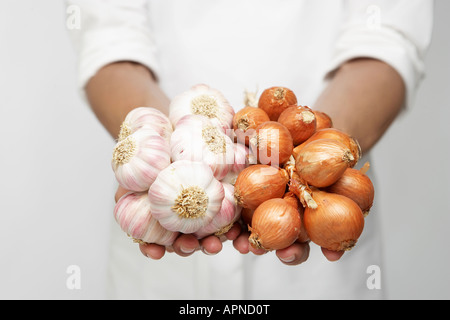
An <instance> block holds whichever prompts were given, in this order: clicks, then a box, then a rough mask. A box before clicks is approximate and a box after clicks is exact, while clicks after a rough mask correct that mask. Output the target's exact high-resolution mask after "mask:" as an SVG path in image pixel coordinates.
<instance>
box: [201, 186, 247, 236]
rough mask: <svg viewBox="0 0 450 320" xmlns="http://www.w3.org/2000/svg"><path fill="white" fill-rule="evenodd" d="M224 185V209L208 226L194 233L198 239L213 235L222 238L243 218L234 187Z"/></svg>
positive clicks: (221, 209) (222, 208)
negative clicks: (235, 198)
mask: <svg viewBox="0 0 450 320" xmlns="http://www.w3.org/2000/svg"><path fill="white" fill-rule="evenodd" d="M222 185H223V188H224V190H225V197H224V199H223V201H222V207H221V208H220V211H219V212H218V213H217V214H216V216H215V217H214V218H213V219H212V221H211V222H210V223H209V224H208V225H206V226H204V227H203V228H200V229H199V230H197V231H196V232H195V233H194V235H195V236H196V237H197V238H198V239H201V238H203V237H205V236H208V235H211V234H214V235H216V236H221V235H223V234H225V233H227V232H228V231H229V230H230V228H231V227H232V226H233V224H234V223H235V222H236V221H237V220H238V219H239V217H240V216H241V210H242V207H240V206H238V205H237V204H236V201H234V186H233V185H232V184H230V183H226V182H225V183H222Z"/></svg>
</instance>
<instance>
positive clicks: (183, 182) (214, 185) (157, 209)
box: [148, 160, 225, 233]
mask: <svg viewBox="0 0 450 320" xmlns="http://www.w3.org/2000/svg"><path fill="white" fill-rule="evenodd" d="M148 195H149V199H150V208H151V211H152V214H153V216H154V217H155V218H156V219H157V220H158V221H159V223H161V225H162V226H163V227H164V228H166V229H167V230H171V231H179V232H182V233H193V232H195V231H197V230H198V229H200V228H202V227H204V226H205V225H207V224H209V223H210V222H211V220H212V219H213V218H214V216H215V215H216V214H217V213H218V212H219V210H220V208H221V206H222V201H223V198H224V197H225V191H224V188H223V186H222V183H221V182H220V181H219V180H217V179H216V178H214V175H213V172H212V170H211V168H210V167H209V166H208V165H207V164H205V163H203V162H193V161H189V160H179V161H175V162H173V163H172V164H170V166H168V167H167V168H165V169H164V170H162V171H161V172H160V173H159V175H158V177H157V178H156V180H155V182H153V184H152V185H151V187H150V189H149V192H148Z"/></svg>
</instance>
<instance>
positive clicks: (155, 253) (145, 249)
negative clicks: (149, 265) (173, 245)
mask: <svg viewBox="0 0 450 320" xmlns="http://www.w3.org/2000/svg"><path fill="white" fill-rule="evenodd" d="M139 249H140V250H141V252H142V254H143V255H144V256H146V257H149V258H150V259H153V260H159V259H161V258H162V257H163V256H164V254H165V253H166V248H165V247H164V246H160V245H158V244H154V243H147V244H139Z"/></svg>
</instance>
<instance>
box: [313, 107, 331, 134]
mask: <svg viewBox="0 0 450 320" xmlns="http://www.w3.org/2000/svg"><path fill="white" fill-rule="evenodd" d="M313 112H314V115H315V116H316V130H321V129H325V128H332V127H333V120H331V117H330V116H329V115H328V114H326V113H325V112H322V111H318V110H313Z"/></svg>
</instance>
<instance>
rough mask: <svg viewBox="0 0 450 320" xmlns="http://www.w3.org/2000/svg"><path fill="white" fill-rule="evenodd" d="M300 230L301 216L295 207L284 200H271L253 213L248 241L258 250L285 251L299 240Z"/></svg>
mask: <svg viewBox="0 0 450 320" xmlns="http://www.w3.org/2000/svg"><path fill="white" fill-rule="evenodd" d="M300 228H301V220H300V214H299V212H298V210H297V209H296V208H295V207H294V206H292V205H291V204H290V203H289V202H287V201H286V200H284V199H279V198H278V199H269V200H267V201H264V202H263V203H262V204H261V205H260V206H258V208H257V209H256V210H255V212H254V213H253V217H252V226H251V227H250V228H249V230H250V232H251V234H250V237H249V239H248V240H249V242H250V244H251V245H252V246H253V247H254V248H256V249H264V250H267V251H270V250H279V249H284V248H286V247H288V246H290V245H291V244H293V243H294V242H295V241H296V240H297V238H298V236H299V233H300Z"/></svg>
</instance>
